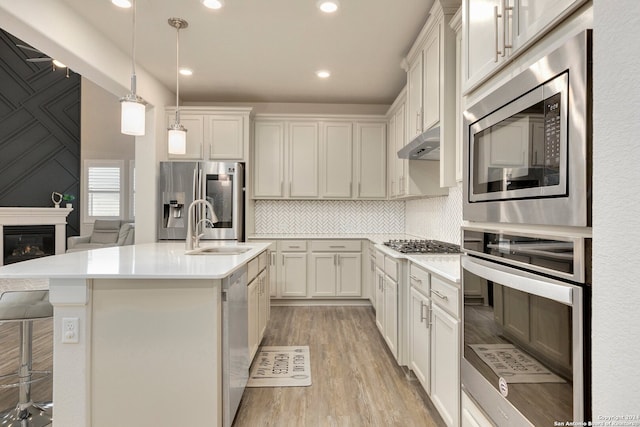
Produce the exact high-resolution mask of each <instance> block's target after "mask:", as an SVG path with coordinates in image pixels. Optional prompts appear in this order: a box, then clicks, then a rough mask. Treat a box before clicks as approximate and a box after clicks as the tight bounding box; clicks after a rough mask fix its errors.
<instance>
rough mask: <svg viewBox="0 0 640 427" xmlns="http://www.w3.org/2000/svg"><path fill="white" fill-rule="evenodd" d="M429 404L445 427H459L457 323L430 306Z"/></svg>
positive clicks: (436, 306)
mask: <svg viewBox="0 0 640 427" xmlns="http://www.w3.org/2000/svg"><path fill="white" fill-rule="evenodd" d="M431 310H432V311H431V312H432V316H431V317H432V325H431V401H432V402H433V404H434V405H435V407H436V409H438V412H440V415H441V416H442V419H443V420H444V422H445V423H446V424H447V425H448V426H457V425H459V422H460V420H459V410H460V370H459V358H460V321H459V320H457V319H455V318H453V317H452V316H450V315H449V314H447V313H446V312H445V311H444V310H442V309H441V308H440V307H439V306H438V305H437V304H433V305H432V309H431Z"/></svg>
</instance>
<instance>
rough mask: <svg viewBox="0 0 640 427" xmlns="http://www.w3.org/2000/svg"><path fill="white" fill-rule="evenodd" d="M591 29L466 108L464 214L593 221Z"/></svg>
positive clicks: (495, 218)
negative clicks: (591, 201)
mask: <svg viewBox="0 0 640 427" xmlns="http://www.w3.org/2000/svg"><path fill="white" fill-rule="evenodd" d="M591 129H592V127H591V32H590V30H589V31H584V32H582V33H581V34H579V35H577V36H575V37H573V38H572V39H570V40H568V41H567V42H565V43H564V44H563V45H562V46H561V47H559V48H558V49H556V50H555V51H553V52H552V53H550V54H549V55H547V56H545V57H543V58H542V59H540V60H538V61H537V62H535V63H534V64H532V65H531V66H530V67H529V68H528V69H526V70H525V71H523V72H522V73H520V74H518V75H517V76H516V77H514V78H512V79H511V80H509V81H508V82H507V83H505V84H504V85H502V86H500V87H499V88H498V89H496V90H494V91H493V92H491V93H490V94H489V95H487V96H486V97H484V98H483V99H481V100H480V101H479V102H477V103H476V104H474V105H473V106H471V107H470V108H469V109H467V110H466V111H465V112H464V150H463V158H464V160H463V161H464V185H463V198H464V201H463V203H464V205H463V219H465V220H468V221H488V222H507V223H523V224H544V225H567V226H590V225H591V203H590V200H591Z"/></svg>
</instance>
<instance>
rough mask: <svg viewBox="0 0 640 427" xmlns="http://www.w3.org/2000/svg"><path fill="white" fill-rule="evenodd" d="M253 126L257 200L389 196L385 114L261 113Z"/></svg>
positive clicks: (254, 195)
mask: <svg viewBox="0 0 640 427" xmlns="http://www.w3.org/2000/svg"><path fill="white" fill-rule="evenodd" d="M254 126H255V138H254V142H253V143H254V153H255V154H254V175H253V177H254V190H253V197H254V198H256V199H384V198H385V197H386V194H387V193H386V173H385V171H386V156H387V152H386V150H387V138H386V123H385V122H384V120H382V119H381V118H379V117H377V120H376V119H371V118H370V117H357V118H356V117H353V118H352V119H348V118H346V117H338V116H334V117H330V118H326V119H324V118H312V117H304V118H303V117H300V116H277V117H276V116H269V117H266V116H261V117H257V118H256V120H255V125H254Z"/></svg>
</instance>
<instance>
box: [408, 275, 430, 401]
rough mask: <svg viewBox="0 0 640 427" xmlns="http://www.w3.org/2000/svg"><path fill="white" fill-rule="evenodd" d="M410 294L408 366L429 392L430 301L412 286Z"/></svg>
mask: <svg viewBox="0 0 640 427" xmlns="http://www.w3.org/2000/svg"><path fill="white" fill-rule="evenodd" d="M410 295H411V304H410V307H409V316H410V321H409V363H410V366H409V367H410V369H411V370H412V371H413V373H414V374H415V376H416V377H417V378H418V381H420V384H422V387H423V388H424V389H425V391H426V392H427V393H429V392H430V377H431V364H430V353H431V349H430V347H431V342H430V341H431V327H430V317H431V316H430V314H429V310H430V309H431V308H430V307H431V301H430V300H429V298H427V297H426V296H424V295H423V294H422V293H420V292H419V291H417V290H416V289H415V288H413V287H411V293H410Z"/></svg>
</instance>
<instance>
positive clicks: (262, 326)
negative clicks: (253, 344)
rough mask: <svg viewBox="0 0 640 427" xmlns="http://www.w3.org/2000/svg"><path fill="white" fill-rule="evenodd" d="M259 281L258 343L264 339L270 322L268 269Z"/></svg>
mask: <svg viewBox="0 0 640 427" xmlns="http://www.w3.org/2000/svg"><path fill="white" fill-rule="evenodd" d="M256 280H257V281H258V286H259V288H258V344H259V343H260V342H261V341H262V338H263V337H264V333H265V331H266V330H267V324H268V323H269V315H270V311H271V298H270V292H269V275H268V273H267V269H264V270H262V272H261V273H260V274H259V275H258V278H257V279H256Z"/></svg>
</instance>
